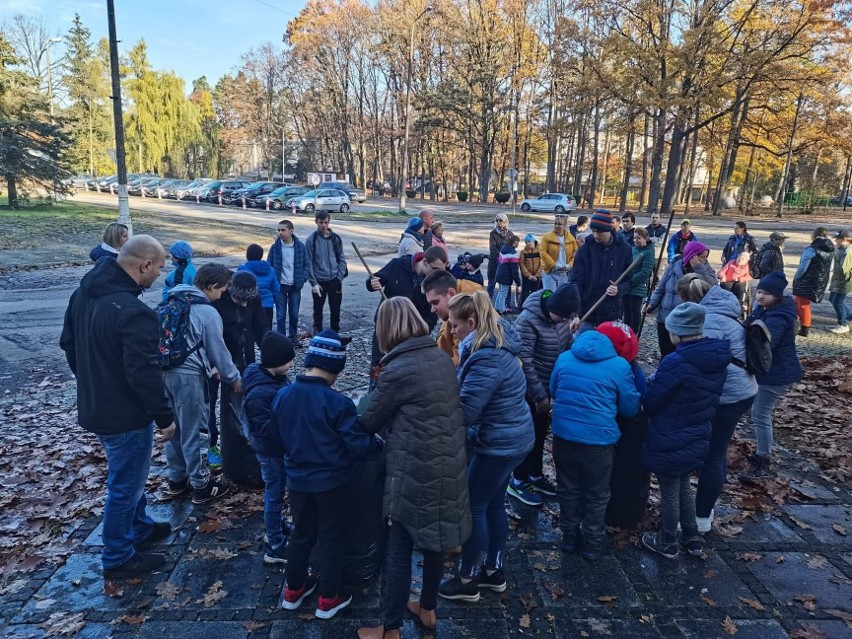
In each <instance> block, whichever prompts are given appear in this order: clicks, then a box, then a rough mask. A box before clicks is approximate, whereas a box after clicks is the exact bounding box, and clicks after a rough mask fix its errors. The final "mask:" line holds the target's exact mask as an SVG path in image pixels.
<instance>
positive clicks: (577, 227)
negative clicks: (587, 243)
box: [568, 215, 589, 240]
mask: <svg viewBox="0 0 852 639" xmlns="http://www.w3.org/2000/svg"><path fill="white" fill-rule="evenodd" d="M588 227H589V218H588V217H586V216H585V215H581V216H580V217H578V218H577V223H576V224H572V225H571V226H569V227H568V232H569V233H571V235H572V236H573V237H574V239H575V240H576V239H577V235H578V234H580V233H585V232H586V229H587V228H588Z"/></svg>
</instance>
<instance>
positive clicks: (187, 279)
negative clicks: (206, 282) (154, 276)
mask: <svg viewBox="0 0 852 639" xmlns="http://www.w3.org/2000/svg"><path fill="white" fill-rule="evenodd" d="M194 281H195V264H193V263H192V258H190V259H188V260H186V264H179V265H178V266H176V267H175V268H174V269H172V272H171V273H169V274H168V275H166V281H165V282H163V301H164V302H165V301H167V300H168V299H169V291H171V290H172V289H173V288H174V287H175V286H177V285H178V284H189V285H192V283H193V282H194Z"/></svg>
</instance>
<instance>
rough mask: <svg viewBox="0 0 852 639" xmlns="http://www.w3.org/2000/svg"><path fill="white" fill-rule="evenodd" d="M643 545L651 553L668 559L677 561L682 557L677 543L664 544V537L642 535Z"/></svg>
mask: <svg viewBox="0 0 852 639" xmlns="http://www.w3.org/2000/svg"><path fill="white" fill-rule="evenodd" d="M642 545H643V546H645V548H647V549H648V550H650V551H651V552H655V553H657V554H658V555H662V556H663V557H665V558H666V559H677V558H678V556H679V555H680V550H679V549H678V547H677V543H673V544H664V543H663V539H662V536H661V535H659V534H656V535H655V534H654V533H649V532H646V533H642Z"/></svg>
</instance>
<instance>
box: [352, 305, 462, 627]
mask: <svg viewBox="0 0 852 639" xmlns="http://www.w3.org/2000/svg"><path fill="white" fill-rule="evenodd" d="M376 337H377V339H378V341H379V348H380V349H381V350H382V352H384V353H387V354H386V355H385V356H384V357H383V358H382V360H381V367H382V370H381V374H380V375H379V378H378V383H377V386H376V389H375V390H374V391H373V392H372V393H370V394H369V395H368V396H367V397H366V398H365V399H364V405H365V407H366V410H365V412H364V414H363V416H362V417H361V426H362V427H363V428H364V429H365V430H366V431H367V432H368V433H378V434H379V435H381V437H383V438H384V439H385V440H386V441H385V446H384V452H385V464H386V479H385V496H384V516H385V517H387V518H388V520H389V531H390V538H389V540H388V547H387V551H386V554H385V565H384V570H383V571H382V580H383V581H382V601H381V609H382V611H383V615H384V618H383V623H382V625H381V626H378V627H374V628H368V627H364V628H360V629H359V630H358V637H359V638H360V639H399V636H400V629H401V628H402V621H403V615H404V614H405V610H406V601H407V600H408V592H409V589H410V587H411V554H412V552H413V550H414V548H417V549H418V550H419V551H420V552H421V553H422V554H423V587H422V590H421V594H420V599H419V600H417V599H412V600H410V601H408V603H407V608H408V610H409V611H410V612H411V613H412V614H413V615H414V616H415V617H416V618H417V619H418V620H419V621H420V623H421V624H422V625H423V626H425V627H426V628H427V629H428V630H433V631H434V629H435V626H436V623H437V619H436V616H435V608H436V607H437V604H438V584H439V583H440V581H441V573H442V572H443V568H444V552H446V551H450V550H452V549H455V548H458V547H459V546H460V545H461V544H462V542H464V541H465V540H466V539H467V538H468V536H469V535H470V529H471V522H470V505H469V501H468V489H467V477H466V473H465V468H466V461H467V456H466V454H465V434H464V433H465V430H464V417H463V415H462V409H461V403H460V400H459V386H458V381H457V380H456V376H455V375H454V374H453V373H454V367H453V361H452V360H451V359H450V357H449V356H448V355H447V354H446V353H444V352H443V351H441V350H440V349H438V347H437V345H436V344H435V340H433V339H432V338H431V337H430V336H429V327H428V326H426V323H425V322H424V321H423V320H422V319H421V317H420V314H419V313H418V312H417V309H416V308H415V307H414V304H412V302H411V300H409V299H408V298H407V297H392V298H390V299H389V300H387V301H385V302H382V305H381V306H379V312H378V315H377V316H376Z"/></svg>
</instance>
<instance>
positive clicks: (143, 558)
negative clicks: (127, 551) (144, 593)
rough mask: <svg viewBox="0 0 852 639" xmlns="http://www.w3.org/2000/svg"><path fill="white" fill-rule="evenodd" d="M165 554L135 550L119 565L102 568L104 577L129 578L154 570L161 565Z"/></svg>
mask: <svg viewBox="0 0 852 639" xmlns="http://www.w3.org/2000/svg"><path fill="white" fill-rule="evenodd" d="M165 560H166V557H165V555H161V554H159V553H153V552H137V553H134V555H133V556H132V557H131V558H130V559H128V560H127V561H125V562H124V563H123V564H121V565H120V566H116V567H115V568H104V579H129V578H130V577H141V576H142V575H147V574H148V573H151V572H154V571H155V570H156V569H157V568H159V567H160V566H162V565H163V562H164V561H165Z"/></svg>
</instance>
